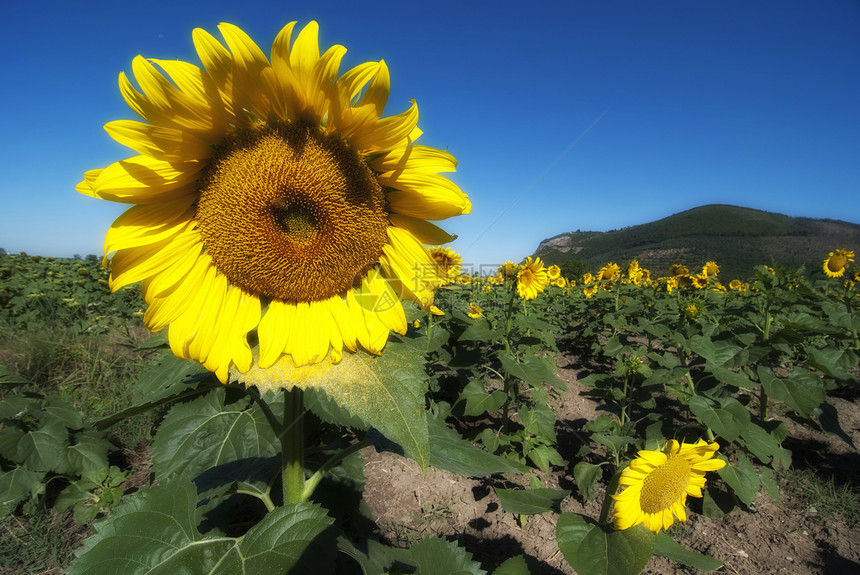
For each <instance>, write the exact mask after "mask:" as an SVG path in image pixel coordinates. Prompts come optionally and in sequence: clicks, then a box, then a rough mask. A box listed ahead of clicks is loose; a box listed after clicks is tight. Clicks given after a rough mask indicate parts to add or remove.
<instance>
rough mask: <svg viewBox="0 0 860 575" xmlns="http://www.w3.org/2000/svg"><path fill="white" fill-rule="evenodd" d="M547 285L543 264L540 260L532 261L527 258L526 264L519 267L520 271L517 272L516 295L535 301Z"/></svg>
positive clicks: (547, 279)
mask: <svg viewBox="0 0 860 575" xmlns="http://www.w3.org/2000/svg"><path fill="white" fill-rule="evenodd" d="M548 283H549V278H548V277H547V274H546V269H545V268H544V267H543V262H542V261H540V258H535V259H534V260H532V258H531V256H529V257H528V258H527V259H526V263H524V264H523V265H522V266H520V270H519V271H518V272H517V293H518V294H519V296H520V297H521V298H522V299H535V298H536V297H537V294H539V293H540V292H542V291H543V290H544V289H545V288H546V286H547V284H548Z"/></svg>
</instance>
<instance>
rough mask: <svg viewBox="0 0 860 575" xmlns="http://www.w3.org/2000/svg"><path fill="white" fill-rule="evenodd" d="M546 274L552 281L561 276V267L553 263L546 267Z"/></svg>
mask: <svg viewBox="0 0 860 575" xmlns="http://www.w3.org/2000/svg"><path fill="white" fill-rule="evenodd" d="M546 275H547V277H549V279H550V281H554V280H557V279H558V278H560V277H561V268H560V267H558V266H557V265H555V264H553V265H551V266H549V267H548V268H546Z"/></svg>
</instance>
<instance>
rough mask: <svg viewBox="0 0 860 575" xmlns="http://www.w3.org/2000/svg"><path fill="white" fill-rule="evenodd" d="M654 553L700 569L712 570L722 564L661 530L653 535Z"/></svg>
mask: <svg viewBox="0 0 860 575" xmlns="http://www.w3.org/2000/svg"><path fill="white" fill-rule="evenodd" d="M654 555H659V556H661V557H666V558H667V559H671V560H672V561H674V562H676V563H681V564H682V565H688V566H690V567H695V568H696V569H699V570H701V571H714V570H715V569H719V568H720V567H722V566H723V562H722V561H719V560H717V559H714V558H713V557H710V556H708V555H702V554H701V553H699V552H697V551H693V550H692V549H687V548H686V547H684V546H683V545H681V544H680V543H678V542H677V541H675V540H674V539H672V538H671V537H669V536H668V535H666V532H665V531H661V532H659V533H657V535H655V536H654Z"/></svg>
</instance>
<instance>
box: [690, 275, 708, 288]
mask: <svg viewBox="0 0 860 575" xmlns="http://www.w3.org/2000/svg"><path fill="white" fill-rule="evenodd" d="M692 279H693V287H694V288H696V289H705V288H706V287H708V276H707V275H705V274H700V275H697V276H692Z"/></svg>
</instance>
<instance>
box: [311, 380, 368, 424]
mask: <svg viewBox="0 0 860 575" xmlns="http://www.w3.org/2000/svg"><path fill="white" fill-rule="evenodd" d="M304 403H305V407H306V408H307V409H308V411H310V412H311V413H313V414H314V415H316V416H317V417H319V418H320V419H321V420H323V421H325V422H326V423H331V424H333V425H342V426H344V427H350V428H352V429H360V430H362V431H366V430H368V429H369V428H370V425H369V424H368V423H367V422H365V421H364V420H363V419H361V418H360V417H358V416H356V415H353V414H351V413H350V412H349V410H347V409H346V408H344V407H341V406H340V405H338V403H337V402H336V401H335V400H334V399H332V398H330V397H329V396H328V395H326V393H325V392H324V391H323V390H321V389H317V388H315V387H309V388H307V389H305V392H304Z"/></svg>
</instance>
